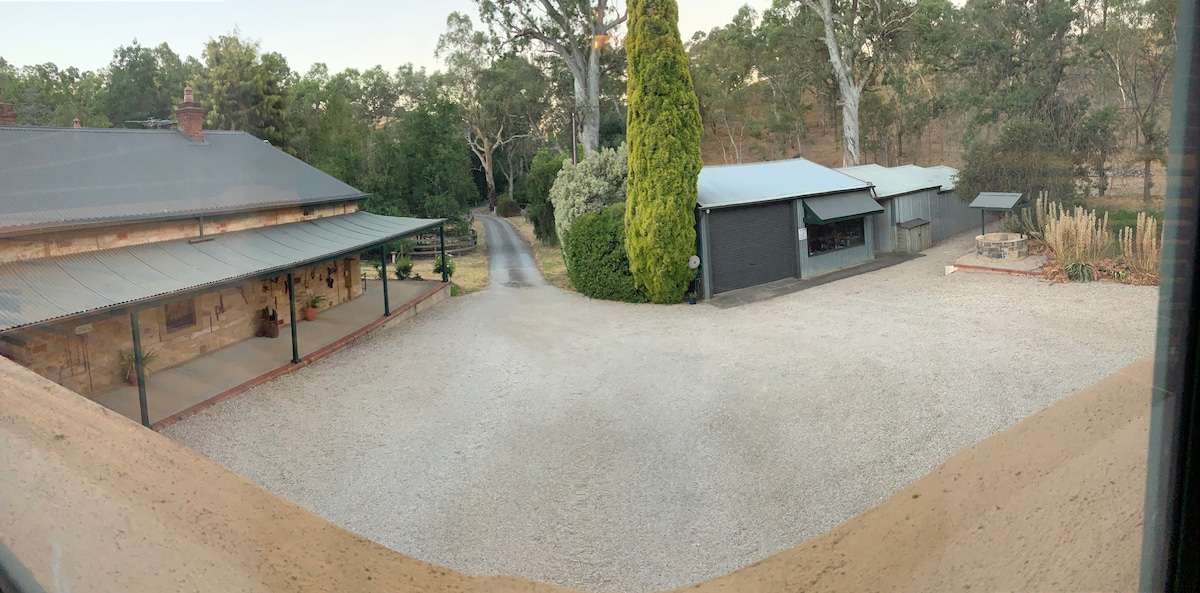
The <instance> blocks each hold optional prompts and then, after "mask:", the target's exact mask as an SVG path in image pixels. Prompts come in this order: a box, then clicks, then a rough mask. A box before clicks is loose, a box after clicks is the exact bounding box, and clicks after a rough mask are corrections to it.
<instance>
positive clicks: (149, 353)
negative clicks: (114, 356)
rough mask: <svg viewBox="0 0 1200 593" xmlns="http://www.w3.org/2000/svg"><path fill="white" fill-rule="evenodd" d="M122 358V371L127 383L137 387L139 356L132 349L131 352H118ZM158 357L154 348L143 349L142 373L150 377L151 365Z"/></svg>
mask: <svg viewBox="0 0 1200 593" xmlns="http://www.w3.org/2000/svg"><path fill="white" fill-rule="evenodd" d="M117 352H118V353H119V354H120V357H121V370H123V371H125V382H126V383H128V384H130V385H137V355H136V354H135V351H134V350H133V349H132V348H131V349H129V350H118V351H117ZM157 356H158V352H157V351H155V350H154V349H153V348H149V349H146V348H143V349H142V371H143V372H144V373H145V374H146V375H147V376H149V375H150V363H151V362H153V361H154V359H155V358H156V357H157Z"/></svg>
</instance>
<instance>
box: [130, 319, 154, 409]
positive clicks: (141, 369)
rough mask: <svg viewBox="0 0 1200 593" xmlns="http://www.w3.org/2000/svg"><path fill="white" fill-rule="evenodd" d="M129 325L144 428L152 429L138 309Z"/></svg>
mask: <svg viewBox="0 0 1200 593" xmlns="http://www.w3.org/2000/svg"><path fill="white" fill-rule="evenodd" d="M129 325H130V327H132V328H133V362H134V367H135V368H136V369H137V383H138V406H139V407H140V408H141V411H142V426H145V427H146V428H150V410H149V406H148V405H147V403H146V361H145V360H144V359H143V358H142V327H141V324H139V323H138V312H137V310H136V309H134V310H133V311H130V312H129Z"/></svg>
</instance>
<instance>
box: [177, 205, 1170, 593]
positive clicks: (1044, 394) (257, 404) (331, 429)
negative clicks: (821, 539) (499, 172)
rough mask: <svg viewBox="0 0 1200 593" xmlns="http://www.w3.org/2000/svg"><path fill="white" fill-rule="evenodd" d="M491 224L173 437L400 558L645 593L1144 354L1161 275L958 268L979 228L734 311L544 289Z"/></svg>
mask: <svg viewBox="0 0 1200 593" xmlns="http://www.w3.org/2000/svg"><path fill="white" fill-rule="evenodd" d="M485 223H486V224H487V225H488V233H487V240H488V243H489V249H490V250H491V253H492V257H493V258H495V259H493V264H492V265H493V271H492V280H493V284H492V287H491V288H490V289H489V290H487V291H484V292H481V293H476V294H471V295H468V296H465V297H461V298H456V299H452V300H450V301H447V302H446V303H444V304H442V305H439V306H438V307H437V308H435V309H434V310H433V311H432V312H430V313H428V314H423V315H421V316H419V317H417V318H415V319H414V320H412V321H410V322H406V323H403V324H399V325H397V326H393V327H391V328H389V329H386V330H384V331H383V332H382V333H381V334H379V335H378V336H377V337H376V339H374V340H372V341H370V342H368V343H366V344H363V345H361V346H358V347H355V348H351V349H349V350H345V351H342V352H340V353H337V354H335V355H333V356H331V357H329V358H326V359H325V360H323V361H321V362H319V363H317V364H315V365H313V366H311V367H308V368H305V369H302V370H300V371H299V372H297V373H294V374H292V375H290V376H287V377H284V378H282V379H280V380H277V381H275V382H273V383H270V384H267V385H264V386H262V387H260V388H258V389H255V390H253V391H250V392H248V393H246V394H243V395H242V396H240V397H237V398H234V399H232V400H230V401H227V402H225V403H222V404H219V405H217V406H215V407H213V408H211V409H209V410H207V411H206V412H203V413H201V414H199V415H197V416H194V417H192V418H190V419H188V420H185V421H183V422H181V423H179V424H176V425H174V426H171V427H169V428H168V429H166V430H165V431H164V433H165V434H166V435H167V436H169V437H170V438H172V439H175V440H176V441H178V442H181V443H183V444H184V445H187V446H189V447H191V448H193V449H195V450H197V451H199V452H200V453H203V454H204V455H207V456H208V457H210V458H212V459H213V460H215V461H217V462H218V463H221V464H223V465H225V466H227V467H229V468H230V469H232V470H234V471H237V472H239V473H241V474H242V475H244V476H246V477H248V478H250V479H251V480H254V481H255V482H257V483H259V484H261V485H262V486H264V487H265V488H267V489H268V490H271V491H273V492H275V493H277V494H279V495H281V496H283V497H284V498H287V499H289V500H292V501H294V502H296V503H298V504H300V505H302V506H304V507H306V508H308V509H311V510H312V511H314V512H316V513H317V514H319V515H321V516H323V517H325V518H326V519H328V520H330V521H333V522H334V523H337V524H339V525H342V526H344V527H346V528H348V529H350V530H352V531H355V532H357V533H359V534H361V535H363V536H365V537H367V538H370V539H372V540H374V541H376V542H379V543H381V544H383V545H386V546H389V547H391V548H393V549H395V550H397V551H399V552H402V553H404V554H408V555H411V556H414V557H417V558H420V559H422V560H427V561H430V562H435V563H438V564H442V565H445V566H448V567H451V568H454V569H458V570H461V571H464V572H467V573H471V574H507V575H516V576H522V577H527V578H530V579H535V580H539V581H544V582H549V583H553V584H558V585H564V586H569V587H575V588H580V589H586V590H593V591H638V592H640V591H650V590H656V589H662V588H668V587H677V586H684V585H688V584H691V583H695V582H698V581H701V580H705V579H708V578H711V577H715V576H719V575H722V574H725V573H727V572H729V571H731V570H733V569H736V568H739V567H742V566H744V565H746V564H749V563H752V562H755V561H757V560H760V559H762V558H764V557H766V556H768V555H770V554H772V553H775V552H778V551H780V550H783V549H786V548H790V547H793V546H795V545H796V544H798V543H799V542H801V541H803V540H805V539H807V538H809V537H812V536H814V535H817V534H819V533H821V532H823V531H826V530H828V529H830V528H832V527H834V526H835V525H837V524H839V523H841V522H843V521H845V520H846V519H848V518H850V517H852V516H854V515H855V514H857V513H859V512H861V511H863V510H865V509H867V508H869V507H871V506H872V505H874V504H876V503H877V502H879V501H880V500H882V499H883V498H886V497H887V496H888V495H889V494H891V493H893V492H895V491H896V490H897V489H899V488H901V487H902V486H904V485H906V484H908V483H910V482H912V481H913V480H916V479H917V478H919V477H921V476H923V475H924V474H926V473H927V472H928V471H929V470H930V469H932V468H933V467H934V466H935V465H937V464H939V463H941V462H942V461H943V460H945V459H946V458H948V457H949V456H951V455H953V454H954V453H956V452H957V451H959V450H961V449H963V448H965V447H967V446H970V445H972V444H974V443H976V442H978V441H979V440H980V439H982V438H984V437H986V436H989V435H991V434H993V433H996V432H998V431H1000V430H1002V429H1004V428H1005V427H1007V426H1009V425H1011V424H1012V423H1014V422H1015V421H1017V420H1019V419H1021V418H1024V417H1027V416H1029V415H1031V414H1033V413H1035V412H1037V411H1039V410H1041V409H1043V408H1045V407H1047V406H1048V405H1050V404H1052V403H1054V402H1056V401H1058V400H1060V399H1062V398H1064V397H1066V396H1068V395H1070V394H1072V393H1074V392H1075V391H1077V390H1079V389H1082V388H1084V387H1087V386H1089V385H1091V384H1093V383H1095V382H1096V381H1098V380H1100V379H1101V378H1103V377H1105V376H1106V375H1108V374H1109V373H1111V372H1113V371H1115V370H1116V369H1118V368H1120V367H1122V366H1124V365H1126V364H1129V363H1131V362H1133V361H1134V360H1136V359H1137V358H1139V357H1142V356H1144V355H1146V354H1148V353H1150V352H1151V351H1152V349H1153V348H1152V347H1153V343H1152V342H1153V337H1154V320H1155V306H1156V301H1157V294H1158V293H1157V289H1155V288H1149V287H1132V286H1121V285H1111V284H1099V283H1094V284H1070V285H1051V284H1049V283H1047V282H1044V281H1041V280H1038V279H1032V278H1021V277H1010V276H1000V275H988V274H978V273H965V272H960V273H956V274H952V275H950V276H944V275H943V267H944V266H945V265H947V264H949V263H951V262H953V260H954V259H955V258H956V257H958V256H959V255H961V254H962V253H964V252H965V251H966V250H967V245H968V244H967V243H966V240H967V239H969V237H963V238H959V239H957V240H955V241H953V242H951V243H950V244H949V245H940V246H938V247H935V248H934V249H933V250H931V251H930V252H927V255H928V256H927V257H923V258H919V259H916V260H913V261H909V262H906V263H903V264H900V265H898V266H894V267H891V268H887V269H884V270H880V271H876V272H872V273H869V274H864V275H860V276H855V277H852V278H849V279H845V280H841V281H838V282H833V283H830V284H826V285H823V286H819V287H815V288H812V289H809V290H805V291H802V292H798V293H795V294H791V295H786V296H782V297H779V298H775V299H772V300H769V301H765V302H760V303H755V304H750V305H744V306H741V307H736V308H732V309H724V310H722V309H717V308H714V307H711V306H708V305H698V306H694V307H690V306H686V305H681V306H672V307H660V306H649V305H641V306H634V305H626V304H618V303H607V302H599V301H591V300H588V299H587V298H584V297H581V296H579V295H576V294H572V293H566V292H562V291H559V290H557V289H554V288H552V287H548V286H545V285H544V284H543V283H542V282H540V279H539V277H538V276H537V274H536V271H534V270H531V269H530V266H531V265H532V264H531V262H529V261H528V256H527V255H526V254H523V253H522V252H521V250H520V248H519V247H517V246H516V243H515V242H516V241H517V239H516V238H515V236H513V233H512V232H511V230H507V231H506V230H505V229H508V227H507V225H506V224H505V223H503V222H501V221H498V220H496V219H492V218H490V217H488V218H485ZM493 241H494V242H495V243H493ZM514 287H518V288H514Z"/></svg>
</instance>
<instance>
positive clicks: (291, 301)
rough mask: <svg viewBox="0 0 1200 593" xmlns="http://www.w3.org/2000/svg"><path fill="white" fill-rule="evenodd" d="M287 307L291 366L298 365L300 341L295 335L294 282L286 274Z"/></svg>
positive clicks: (289, 273) (289, 274)
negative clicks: (288, 310) (288, 309)
mask: <svg viewBox="0 0 1200 593" xmlns="http://www.w3.org/2000/svg"><path fill="white" fill-rule="evenodd" d="M287 282H288V283H287V289H288V307H289V308H290V309H291V312H292V364H300V339H299V338H298V337H297V335H296V280H295V279H294V278H293V277H292V273H291V272H288V281H287Z"/></svg>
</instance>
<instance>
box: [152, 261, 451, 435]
mask: <svg viewBox="0 0 1200 593" xmlns="http://www.w3.org/2000/svg"><path fill="white" fill-rule="evenodd" d="M435 297H436V298H435ZM449 297H450V284H449V283H448V282H438V283H437V285H435V286H434V287H433V288H430V289H429V290H427V291H425V292H424V293H422V294H421V295H420V296H418V297H417V298H415V299H413V300H411V301H408V302H407V303H405V304H404V306H402V307H400V308H398V309H395V310H394V311H392V314H391V315H390V316H388V317H384V316H380V317H379V318H378V319H376V320H375V321H372V322H370V323H368V324H366V325H364V326H363V327H360V328H358V329H357V330H354V331H353V332H350V333H349V334H346V335H345V336H342V337H341V338H338V339H337V340H335V341H333V342H331V343H329V344H326V345H324V346H322V347H320V348H318V349H317V350H315V351H313V352H311V353H309V354H308V355H307V356H303V357H301V358H300V362H299V363H297V364H291V363H288V364H285V365H283V366H281V367H279V368H277V369H275V370H273V371H270V372H267V373H264V374H262V375H259V376H257V377H255V378H253V379H250V380H249V381H246V382H245V383H242V384H241V385H238V386H236V387H231V388H229V389H227V390H225V391H223V392H221V393H218V394H217V395H214V396H212V397H210V398H208V399H206V400H204V401H202V402H200V403H198V404H195V405H193V406H191V407H189V408H187V409H185V410H183V411H181V412H176V413H174V414H171V415H170V416H167V417H166V418H163V419H161V420H159V421H158V422H155V423H153V424H152V425H151V429H153V430H154V431H160V430H162V429H164V428H166V427H168V426H170V425H172V424H175V423H176V422H179V421H180V420H183V419H185V418H188V417H189V416H194V415H196V414H197V413H199V412H201V411H204V410H206V409H208V408H211V407H212V406H215V405H217V404H219V403H221V402H223V401H225V400H227V399H230V398H233V397H236V396H238V395H241V394H242V393H245V392H246V391H249V390H251V389H253V388H255V387H258V386H259V385H262V384H264V383H267V382H270V381H273V380H275V379H278V378H279V377H282V376H284V375H288V374H291V373H294V372H296V371H298V370H300V369H302V368H304V367H306V366H308V365H310V364H312V363H314V362H316V361H318V360H321V359H322V358H325V357H326V356H329V355H330V354H333V353H334V352H337V351H338V350H341V349H342V348H345V347H347V346H353V345H354V344H357V343H359V342H362V341H365V340H368V339H370V338H371V336H372V335H373V334H374V333H375V332H376V331H378V330H379V329H380V328H382V327H383V326H384V325H387V324H388V323H389V322H392V321H396V320H400V319H408V318H410V317H414V316H415V315H416V314H417V312H418V311H417V308H418V307H417V306H418V305H420V304H422V303H425V302H426V301H430V300H431V299H433V300H432V302H430V303H429V305H433V304H435V303H438V302H441V301H443V300H445V299H447V298H449ZM425 308H428V307H425Z"/></svg>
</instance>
